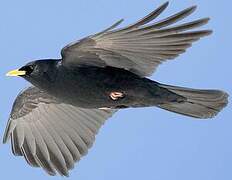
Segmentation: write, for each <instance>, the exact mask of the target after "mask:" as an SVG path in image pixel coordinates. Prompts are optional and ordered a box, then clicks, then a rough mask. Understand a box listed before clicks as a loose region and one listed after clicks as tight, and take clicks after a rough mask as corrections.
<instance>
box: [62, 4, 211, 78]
mask: <svg viewBox="0 0 232 180" xmlns="http://www.w3.org/2000/svg"><path fill="white" fill-rule="evenodd" d="M167 6H168V2H167V3H165V4H163V5H162V6H160V7H159V8H157V9H156V10H154V11H153V12H152V13H150V14H149V15H147V16H146V17H144V18H143V19H141V20H139V21H138V22H136V23H134V24H132V25H129V26H127V27H124V28H120V29H116V30H115V29H114V28H115V27H116V26H118V25H119V24H120V23H121V22H122V20H120V21H118V22H117V23H115V24H114V25H112V26H111V27H109V28H107V29H106V30H104V31H102V32H100V33H97V34H95V35H92V36H89V37H86V38H84V39H82V40H80V41H78V42H74V43H71V44H69V45H67V46H66V47H64V48H63V49H62V51H61V54H62V59H63V64H64V65H66V66H68V65H81V64H83V65H94V66H102V67H104V66H113V67H117V68H124V69H126V70H129V71H132V72H134V73H136V74H138V75H140V76H148V75H151V74H152V72H153V71H154V70H155V69H156V67H157V66H158V65H159V64H161V63H162V62H164V61H166V60H168V59H174V58H176V57H177V56H178V55H180V54H181V53H184V52H185V50H186V49H187V48H189V47H190V46H191V44H192V43H193V42H194V41H197V40H199V39H200V38H201V37H204V36H206V35H209V34H211V31H210V30H198V31H189V30H192V29H195V28H198V27H201V26H203V25H205V24H206V23H207V22H208V21H209V18H203V19H199V20H196V21H192V22H188V23H182V24H180V25H173V24H175V23H176V22H178V21H180V20H182V19H184V18H185V17H187V16H189V15H190V14H192V13H193V12H194V11H195V9H196V6H193V7H190V8H187V9H185V10H183V11H181V12H179V13H177V14H174V15H172V16H170V17H168V18H166V19H163V20H160V21H157V22H152V21H153V20H154V19H155V18H157V17H158V16H159V15H160V14H161V13H162V12H163V11H164V10H165V9H166V7H167Z"/></svg>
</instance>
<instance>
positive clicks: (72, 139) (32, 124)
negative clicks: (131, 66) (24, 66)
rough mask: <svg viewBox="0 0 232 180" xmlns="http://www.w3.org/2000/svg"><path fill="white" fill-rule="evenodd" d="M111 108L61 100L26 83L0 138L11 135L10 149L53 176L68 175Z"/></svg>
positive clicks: (6, 137) (109, 115)
mask: <svg viewBox="0 0 232 180" xmlns="http://www.w3.org/2000/svg"><path fill="white" fill-rule="evenodd" d="M114 112H115V111H114V110H108V111H104V110H98V109H81V108H78V107H74V106H72V105H68V104H64V103H60V102H58V101H55V99H54V98H53V97H50V96H49V95H47V94H46V93H44V92H42V91H40V90H39V89H37V88H36V87H29V88H28V89H26V90H24V91H23V92H21V93H20V94H19V96H18V97H17V98H16V100H15V103H14V106H13V109H12V112H11V115H10V118H9V121H8V124H7V127H6V131H5V135H4V138H3V141H4V143H5V142H6V141H7V139H9V137H11V144H12V152H13V153H14V155H18V156H24V158H25V159H26V161H27V162H28V164H29V165H31V166H33V167H41V168H43V169H44V170H45V171H46V172H47V173H48V174H49V175H52V176H54V175H56V173H59V174H60V175H62V176H68V174H69V170H71V169H73V168H74V163H75V162H77V161H79V160H80V159H81V157H82V156H84V155H85V154H87V152H88V149H89V148H90V147H91V146H92V144H93V142H94V140H95V135H96V134H97V132H98V130H99V128H100V127H101V125H102V124H103V123H104V122H105V120H106V119H108V118H109V117H111V115H112V114H113V113H114Z"/></svg>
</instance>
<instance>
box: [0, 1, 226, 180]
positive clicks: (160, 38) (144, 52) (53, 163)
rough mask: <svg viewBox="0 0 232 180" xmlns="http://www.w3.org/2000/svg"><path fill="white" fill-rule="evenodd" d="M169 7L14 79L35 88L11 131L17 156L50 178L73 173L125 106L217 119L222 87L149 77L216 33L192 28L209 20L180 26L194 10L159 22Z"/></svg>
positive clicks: (26, 93) (21, 100)
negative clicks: (100, 132) (188, 85)
mask: <svg viewBox="0 0 232 180" xmlns="http://www.w3.org/2000/svg"><path fill="white" fill-rule="evenodd" d="M167 6H168V2H166V3H165V4H163V5H162V6H160V7H159V8H157V9H156V10H154V11H153V12H151V13H150V14H149V15H147V16H146V17H144V18H143V19H141V20H139V21H138V22H136V23H134V24H131V25H129V26H126V27H124V28H119V29H115V27H116V26H118V25H119V24H120V23H121V22H122V20H120V21H118V22H116V23H115V24H113V25H112V26H111V27H109V28H107V29H106V30H104V31H102V32H100V33H97V34H95V35H91V36H88V37H86V38H84V39H81V40H80V41H77V42H74V43H71V44H69V45H67V46H66V47H64V48H63V49H62V51H61V55H62V59H46V60H37V61H33V62H30V63H28V64H26V65H25V66H23V67H21V68H20V69H18V70H14V71H10V72H9V73H8V74H7V75H9V76H20V77H22V78H24V79H26V80H27V81H29V82H30V83H31V84H32V85H33V86H31V87H29V88H27V89H25V90H23V91H22V92H21V93H20V94H19V95H18V97H17V98H16V100H15V102H14V105H13V109H12V112H11V115H10V118H9V121H8V125H7V128H6V131H5V135H4V140H3V142H4V143H5V142H6V141H7V140H8V139H9V138H11V144H12V151H13V154H14V155H17V156H24V157H25V159H26V160H27V162H28V163H29V164H30V165H31V166H34V167H42V168H43V169H44V170H45V171H46V172H47V173H48V174H50V175H55V174H56V173H57V172H58V173H59V174H61V175H64V176H68V171H69V170H70V169H72V168H73V167H74V163H75V162H76V161H79V160H80V158H81V157H82V156H83V155H85V154H86V153H87V151H88V148H90V147H91V146H92V144H93V142H94V138H95V135H96V133H97V132H98V130H99V128H100V127H101V125H102V124H103V123H104V122H105V120H106V119H108V118H109V117H111V116H112V115H113V113H115V112H116V111H117V110H118V109H122V108H129V107H150V106H156V107H159V108H162V109H166V110H168V111H172V112H175V113H179V114H183V115H186V116H191V117H194V118H201V119H203V118H212V117H214V116H215V115H216V114H217V113H218V112H219V111H220V110H221V109H222V108H223V107H225V106H226V104H227V98H228V95H227V94H226V93H225V92H223V91H220V90H197V89H190V88H183V87H177V86H170V85H165V84H160V83H158V82H155V81H152V80H150V79H147V78H146V76H150V75H151V74H152V73H153V72H154V70H155V69H156V68H157V67H158V65H159V64H161V63H162V62H164V61H166V60H169V59H174V58H176V57H177V56H178V55H179V54H181V53H184V52H185V50H186V49H187V48H189V47H190V46H191V44H192V43H193V42H195V41H197V40H199V39H200V38H202V37H204V36H207V35H209V34H211V31H210V30H196V31H189V30H192V29H195V28H198V27H200V26H203V25H205V24H206V23H207V22H208V21H209V18H203V19H199V20H196V21H192V22H188V23H182V24H179V25H174V24H175V23H176V22H178V21H180V20H182V19H184V18H185V17H187V16H188V15H190V14H191V13H193V12H194V10H195V9H196V6H193V7H190V8H187V9H185V10H183V11H181V12H179V13H177V14H174V15H172V16H170V17H168V18H166V19H163V20H160V21H155V22H153V20H154V19H156V18H157V17H158V16H159V15H160V14H161V13H162V12H163V11H164V9H166V7H167Z"/></svg>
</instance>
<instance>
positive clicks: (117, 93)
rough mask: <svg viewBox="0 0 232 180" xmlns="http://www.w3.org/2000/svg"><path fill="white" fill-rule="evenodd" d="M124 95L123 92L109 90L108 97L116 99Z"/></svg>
mask: <svg viewBox="0 0 232 180" xmlns="http://www.w3.org/2000/svg"><path fill="white" fill-rule="evenodd" d="M124 96H125V94H124V93H122V92H111V93H110V98H111V99H112V100H114V101H116V100H118V99H120V98H123V97H124Z"/></svg>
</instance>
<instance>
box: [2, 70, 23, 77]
mask: <svg viewBox="0 0 232 180" xmlns="http://www.w3.org/2000/svg"><path fill="white" fill-rule="evenodd" d="M25 74H26V71H20V70H18V69H16V70H12V71H9V72H8V73H7V74H6V76H23V75H25Z"/></svg>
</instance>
